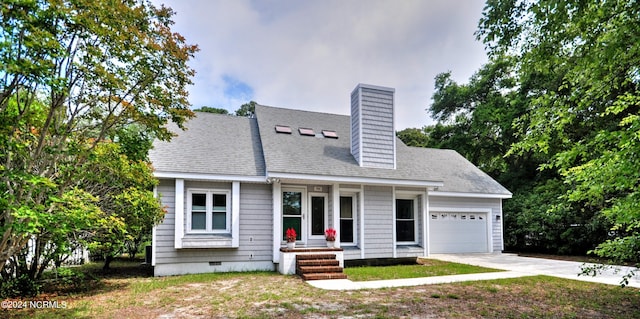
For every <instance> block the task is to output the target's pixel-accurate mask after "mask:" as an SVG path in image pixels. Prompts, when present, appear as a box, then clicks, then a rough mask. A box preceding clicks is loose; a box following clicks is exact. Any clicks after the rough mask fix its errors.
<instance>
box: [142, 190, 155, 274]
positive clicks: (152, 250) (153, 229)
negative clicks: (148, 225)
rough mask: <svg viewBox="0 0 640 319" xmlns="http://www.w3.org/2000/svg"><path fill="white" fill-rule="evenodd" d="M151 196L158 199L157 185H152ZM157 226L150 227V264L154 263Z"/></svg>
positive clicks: (153, 264)
mask: <svg viewBox="0 0 640 319" xmlns="http://www.w3.org/2000/svg"><path fill="white" fill-rule="evenodd" d="M153 198H156V199H158V185H154V186H153ZM157 227H158V225H153V228H152V229H151V266H155V265H156V228H157ZM145 257H146V256H145Z"/></svg>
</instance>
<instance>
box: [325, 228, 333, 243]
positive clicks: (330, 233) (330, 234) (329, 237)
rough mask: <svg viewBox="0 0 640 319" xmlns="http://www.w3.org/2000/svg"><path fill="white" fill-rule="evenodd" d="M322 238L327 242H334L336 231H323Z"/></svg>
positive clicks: (331, 229) (330, 229)
mask: <svg viewBox="0 0 640 319" xmlns="http://www.w3.org/2000/svg"><path fill="white" fill-rule="evenodd" d="M324 238H326V239H327V241H335V240H336V230H335V229H333V228H328V229H327V230H325V231H324Z"/></svg>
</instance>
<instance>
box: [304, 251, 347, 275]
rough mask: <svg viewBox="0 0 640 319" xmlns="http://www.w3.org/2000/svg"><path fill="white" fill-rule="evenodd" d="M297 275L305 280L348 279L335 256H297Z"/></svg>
mask: <svg viewBox="0 0 640 319" xmlns="http://www.w3.org/2000/svg"><path fill="white" fill-rule="evenodd" d="M296 273H297V274H298V275H300V277H302V279H304V280H325V279H347V275H346V274H345V273H344V272H343V268H342V267H340V262H339V261H338V260H337V259H336V255H335V254H310V255H296Z"/></svg>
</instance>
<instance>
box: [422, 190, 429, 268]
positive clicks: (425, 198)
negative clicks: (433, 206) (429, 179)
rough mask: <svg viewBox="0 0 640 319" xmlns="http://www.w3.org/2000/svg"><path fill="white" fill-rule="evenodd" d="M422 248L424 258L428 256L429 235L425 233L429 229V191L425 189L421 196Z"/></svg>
mask: <svg viewBox="0 0 640 319" xmlns="http://www.w3.org/2000/svg"><path fill="white" fill-rule="evenodd" d="M420 206H422V212H421V213H422V221H423V222H422V248H423V249H424V253H423V254H424V256H425V257H426V256H429V234H428V233H427V231H428V230H429V227H427V224H429V189H428V188H426V189H425V191H424V194H423V195H422V205H420Z"/></svg>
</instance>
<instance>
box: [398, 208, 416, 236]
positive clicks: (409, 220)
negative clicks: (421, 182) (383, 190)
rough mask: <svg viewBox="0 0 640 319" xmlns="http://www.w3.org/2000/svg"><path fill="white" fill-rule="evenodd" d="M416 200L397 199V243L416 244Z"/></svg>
mask: <svg viewBox="0 0 640 319" xmlns="http://www.w3.org/2000/svg"><path fill="white" fill-rule="evenodd" d="M416 227H417V223H416V200H415V199H405V198H398V199H396V241H397V242H398V243H415V242H416V241H417V239H416Z"/></svg>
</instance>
